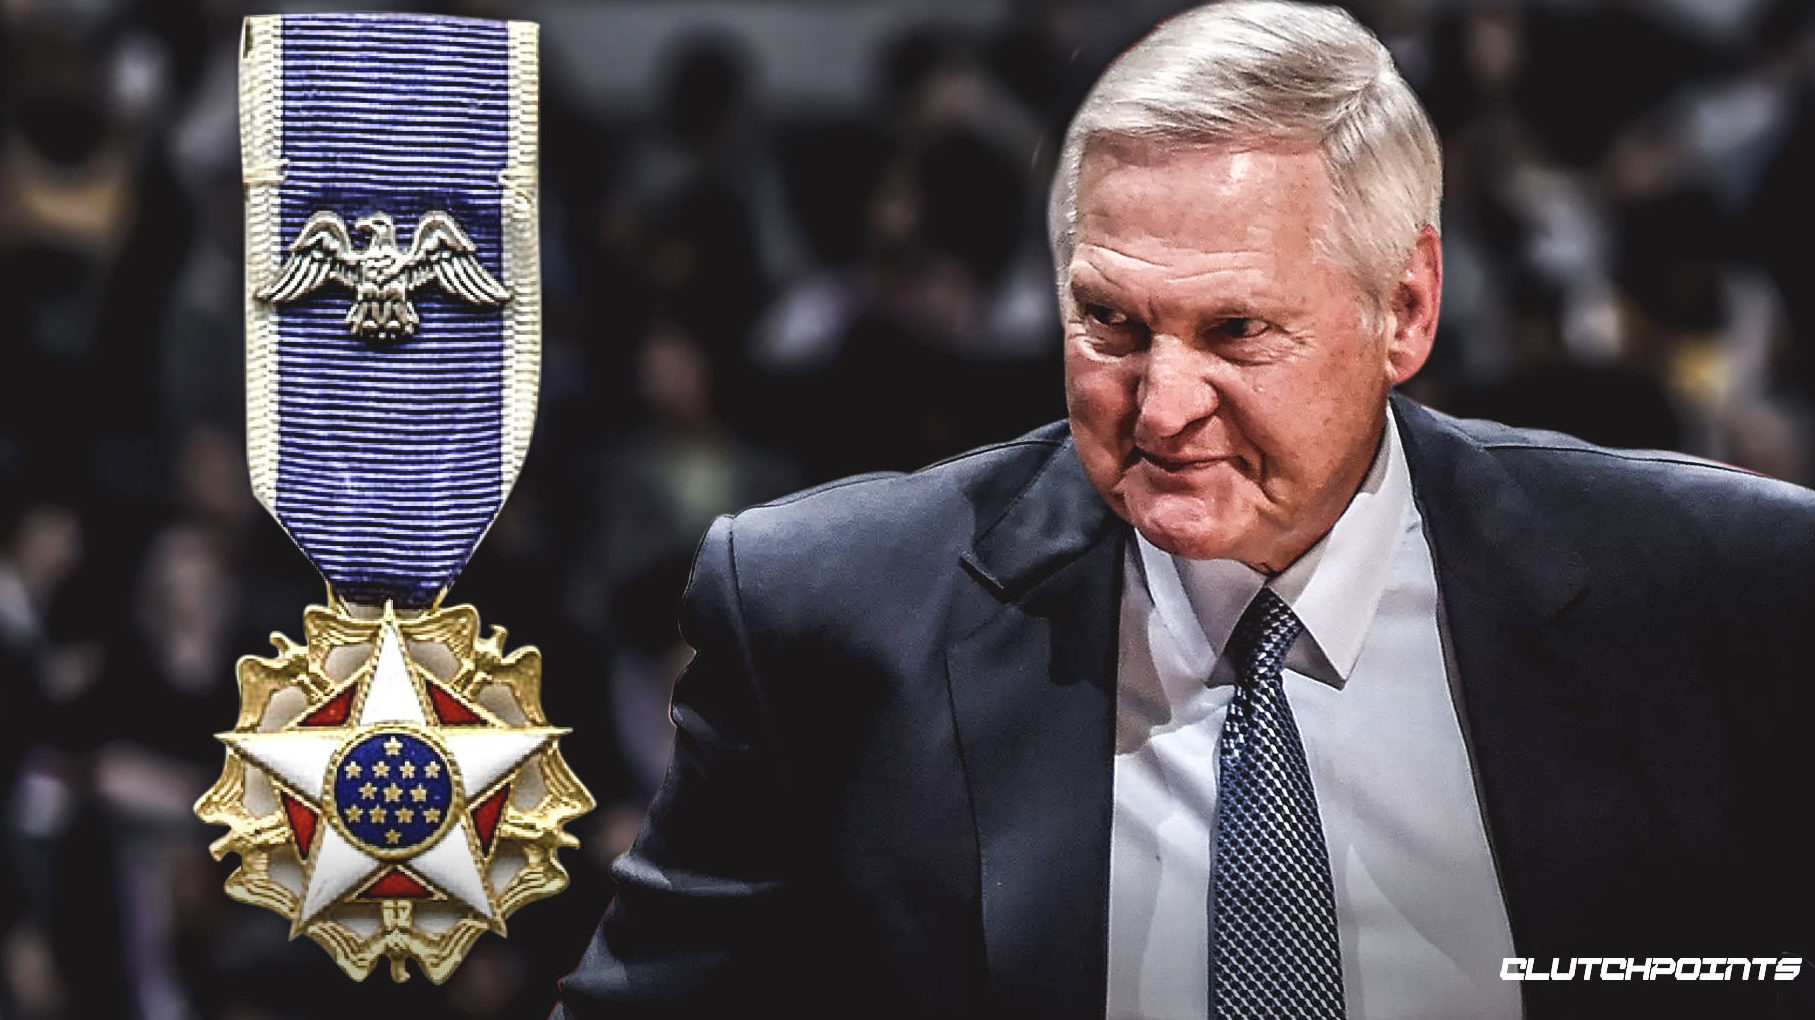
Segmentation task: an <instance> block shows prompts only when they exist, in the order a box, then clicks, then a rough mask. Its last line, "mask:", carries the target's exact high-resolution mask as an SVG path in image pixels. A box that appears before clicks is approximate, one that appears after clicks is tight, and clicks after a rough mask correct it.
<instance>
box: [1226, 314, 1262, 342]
mask: <svg viewBox="0 0 1815 1020" xmlns="http://www.w3.org/2000/svg"><path fill="white" fill-rule="evenodd" d="M1218 329H1219V331H1220V332H1221V333H1223V334H1224V335H1226V336H1232V337H1235V338H1237V339H1240V340H1246V339H1248V338H1250V337H1257V336H1259V335H1261V334H1262V333H1265V332H1266V331H1267V323H1266V321H1265V320H1263V319H1251V318H1248V317H1246V316H1236V317H1234V318H1230V319H1224V320H1223V321H1222V325H1221V326H1220V327H1218Z"/></svg>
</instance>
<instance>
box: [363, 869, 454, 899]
mask: <svg viewBox="0 0 1815 1020" xmlns="http://www.w3.org/2000/svg"><path fill="white" fill-rule="evenodd" d="M433 895H435V894H434V893H433V892H430V891H429V888H428V886H425V885H423V884H422V883H421V882H418V881H416V880H415V879H413V878H411V877H410V876H408V875H406V874H404V873H403V872H401V871H399V870H397V869H396V868H392V869H391V870H389V871H387V872H385V873H384V874H383V875H381V876H379V878H378V881H376V882H373V883H372V884H371V885H368V886H366V889H365V892H362V893H360V894H359V896H360V898H361V899H367V900H424V899H428V898H429V897H431V896H433Z"/></svg>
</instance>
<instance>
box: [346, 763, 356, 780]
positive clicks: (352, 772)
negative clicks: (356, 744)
mask: <svg viewBox="0 0 1815 1020" xmlns="http://www.w3.org/2000/svg"><path fill="white" fill-rule="evenodd" d="M347 778H348V779H358V778H359V763H358V762H356V761H350V762H347Z"/></svg>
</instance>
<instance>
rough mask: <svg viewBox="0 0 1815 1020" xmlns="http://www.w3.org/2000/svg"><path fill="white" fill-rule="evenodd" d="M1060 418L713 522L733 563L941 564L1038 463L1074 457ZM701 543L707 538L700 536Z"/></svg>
mask: <svg viewBox="0 0 1815 1020" xmlns="http://www.w3.org/2000/svg"><path fill="white" fill-rule="evenodd" d="M1069 436H1071V434H1069V430H1067V427H1065V423H1064V421H1058V423H1053V425H1045V427H1042V428H1036V430H1033V432H1027V434H1025V436H1020V437H1016V439H1009V441H1004V443H993V445H987V446H978V448H975V450H966V452H962V454H957V456H951V457H946V459H944V461H938V463H933V465H927V466H924V468H920V470H915V472H871V474H862V476H853V477H844V479H837V481H829V483H824V485H817V486H813V488H806V490H800V492H795V494H790V495H784V497H780V499H773V501H770V503H760V505H757V506H751V508H748V510H742V512H739V514H735V515H731V517H728V519H721V523H719V526H715V528H713V532H715V534H722V535H724V539H726V541H730V543H733V544H735V555H737V561H739V564H746V563H748V564H751V566H757V568H760V566H764V564H768V566H782V568H786V570H790V572H793V574H795V575H799V574H800V572H815V570H820V572H840V574H848V572H853V570H866V568H868V570H878V568H884V566H888V568H891V572H893V574H897V575H900V574H902V572H900V570H898V568H902V566H906V564H909V563H922V564H924V563H931V561H940V563H951V561H953V557H957V555H958V554H962V552H964V550H967V548H969V546H971V543H973V541H975V539H976V535H978V534H980V532H982V530H986V528H987V526H989V525H991V523H993V521H996V519H998V517H1002V515H1004V514H1006V512H1007V508H1009V506H1011V505H1013V503H1015V501H1016V499H1020V497H1022V495H1024V494H1025V492H1027V488H1029V486H1031V483H1033V481H1035V477H1038V476H1040V474H1042V472H1044V470H1045V468H1049V466H1053V463H1055V461H1058V459H1060V457H1074V454H1073V450H1071V437H1069ZM708 541H711V539H708Z"/></svg>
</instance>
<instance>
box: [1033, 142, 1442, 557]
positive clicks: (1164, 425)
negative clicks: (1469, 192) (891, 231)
mask: <svg viewBox="0 0 1815 1020" xmlns="http://www.w3.org/2000/svg"><path fill="white" fill-rule="evenodd" d="M1332 209H1333V205H1332V192H1331V186H1330V182H1329V178H1328V174H1327V172H1326V171H1325V169H1324V166H1323V161H1322V159H1321V158H1320V157H1319V155H1318V154H1317V152H1316V151H1315V150H1313V149H1277V150H1276V149H1236V148H1226V147H1211V146H1203V147H1191V146H1187V147H1180V146H1177V145H1173V146H1164V145H1161V144H1158V143H1142V142H1128V143H1100V144H1097V145H1094V146H1093V147H1092V148H1091V149H1089V150H1087V152H1086V155H1085V158H1084V163H1083V167H1082V172H1081V174H1080V177H1079V184H1078V209H1077V240H1076V246H1075V249H1074V253H1073V255H1072V261H1071V274H1070V275H1071V281H1070V292H1069V294H1068V295H1066V296H1065V298H1064V299H1063V302H1062V303H1063V304H1064V305H1065V306H1066V307H1065V308H1064V317H1065V332H1066V337H1065V389H1066V403H1067V406H1068V408H1069V411H1070V415H1071V431H1072V435H1073V437H1074V438H1075V440H1076V444H1077V448H1078V454H1079V457H1080V458H1081V460H1082V461H1083V464H1084V470H1085V473H1086V474H1087V475H1089V477H1090V480H1091V482H1092V484H1094V485H1095V486H1096V489H1097V491H1098V493H1099V494H1101V495H1102V497H1103V499H1104V500H1106V501H1107V502H1108V503H1109V505H1110V507H1111V508H1113V509H1114V510H1115V512H1116V513H1117V514H1119V515H1121V516H1122V517H1123V518H1125V519H1127V520H1128V521H1129V522H1130V523H1132V524H1133V525H1134V526H1135V527H1136V528H1138V529H1139V530H1140V532H1141V534H1143V535H1145V536H1146V537H1147V539H1148V540H1149V541H1151V542H1153V544H1154V545H1157V546H1159V547H1160V548H1161V549H1164V550H1166V551H1168V552H1171V553H1174V554H1177V555H1180V556H1185V557H1189V558H1192V559H1238V560H1241V561H1243V562H1245V563H1247V564H1248V565H1250V566H1252V567H1255V568H1256V569H1259V570H1262V571H1265V572H1267V573H1273V572H1276V571H1279V570H1283V569H1284V568H1285V567H1286V566H1287V565H1289V564H1290V563H1291V562H1292V561H1293V560H1295V559H1297V558H1298V556H1299V555H1301V554H1302V553H1303V552H1304V551H1305V550H1306V549H1308V548H1310V546H1311V545H1313V544H1314V543H1315V542H1316V541H1317V540H1318V539H1319V538H1321V537H1322V536H1323V534H1324V533H1325V532H1326V531H1328V530H1329V528H1330V527H1331V526H1332V525H1333V524H1335V522H1336V518H1337V517H1339V516H1341V514H1342V511H1343V509H1344V507H1346V506H1347V505H1348V501H1349V497H1350V496H1351V495H1353V493H1354V492H1355V489H1356V488H1357V486H1359V485H1360V483H1361V479H1362V477H1363V476H1364V475H1365V474H1366V473H1367V469H1368V466H1369V464H1370V463H1372V461H1373V457H1374V453H1375V450H1376V448H1377V445H1378V442H1379V440H1380V437H1381V432H1382V428H1383V427H1384V424H1385V415H1386V394H1387V390H1388V389H1389V388H1390V387H1391V386H1392V385H1393V384H1394V383H1396V382H1400V381H1402V380H1404V379H1405V378H1408V377H1410V375H1411V374H1412V373H1413V372H1415V371H1417V368H1418V367H1419V365H1421V364H1422V363H1423V360H1424V356H1425V354H1426V353H1428V351H1429V344H1430V332H1432V331H1434V329H1435V326H1436V300H1437V296H1436V290H1437V283H1438V281H1439V280H1440V278H1441V257H1440V253H1439V252H1438V250H1437V242H1436V237H1435V235H1434V233H1431V232H1430V231H1428V230H1427V231H1426V233H1425V234H1424V235H1423V236H1421V237H1420V238H1419V245H1418V249H1417V251H1416V252H1415V253H1414V256H1413V259H1412V267H1413V268H1412V269H1411V270H1408V272H1407V277H1406V280H1404V281H1401V284H1400V286H1399V287H1398V289H1397V291H1396V292H1395V294H1394V295H1392V296H1391V297H1390V299H1389V300H1388V302H1387V307H1386V308H1385V309H1383V312H1382V315H1381V316H1380V317H1379V318H1380V320H1381V328H1380V329H1379V330H1376V331H1375V332H1373V333H1371V334H1370V333H1365V332H1363V329H1362V325H1363V324H1362V316H1361V312H1362V309H1363V304H1362V302H1363V293H1362V290H1361V288H1360V286H1359V284H1358V283H1357V282H1356V281H1355V279H1354V278H1353V276H1352V275H1351V274H1349V273H1347V272H1345V271H1344V270H1343V269H1341V268H1339V267H1338V266H1336V265H1334V264H1332V263H1331V262H1330V261H1329V260H1328V257H1327V255H1326V254H1325V252H1324V250H1323V246H1322V245H1320V244H1319V243H1318V242H1319V238H1320V237H1321V236H1322V234H1323V231H1324V229H1325V223H1326V218H1327V217H1328V216H1329V215H1330V214H1331V211H1332ZM1408 285H1409V286H1410V288H1411V293H1409V294H1408V293H1407V287H1408ZM1427 292H1428V293H1427Z"/></svg>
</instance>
